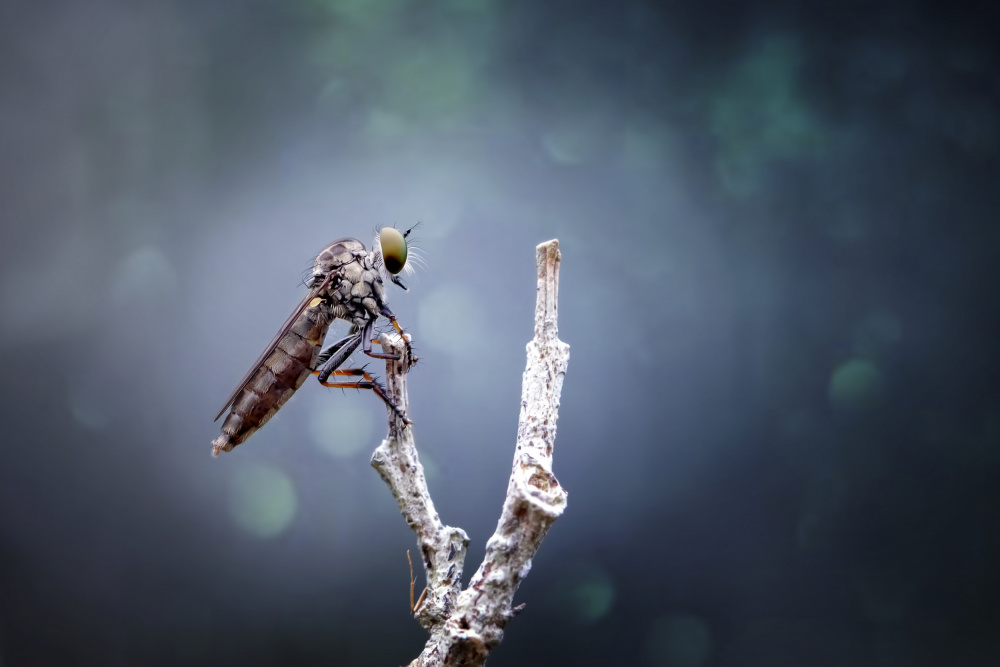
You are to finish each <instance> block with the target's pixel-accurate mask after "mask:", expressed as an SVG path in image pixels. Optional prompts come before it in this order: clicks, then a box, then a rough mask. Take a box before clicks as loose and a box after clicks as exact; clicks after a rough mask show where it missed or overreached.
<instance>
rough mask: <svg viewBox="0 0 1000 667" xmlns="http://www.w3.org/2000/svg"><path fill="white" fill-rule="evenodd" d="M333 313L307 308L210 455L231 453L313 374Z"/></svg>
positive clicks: (253, 381) (322, 306) (236, 406)
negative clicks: (224, 452)
mask: <svg viewBox="0 0 1000 667" xmlns="http://www.w3.org/2000/svg"><path fill="white" fill-rule="evenodd" d="M332 320H333V313H331V312H330V306H329V305H328V304H327V303H326V302H321V303H319V304H318V305H316V306H315V307H312V308H307V309H306V310H304V311H303V312H302V314H301V315H299V317H298V319H296V320H295V323H294V324H292V326H291V327H290V328H289V329H288V331H287V332H286V333H285V335H284V336H282V337H281V340H279V341H278V345H277V347H276V348H275V349H274V351H273V352H272V353H271V354H270V355H269V356H268V357H267V358H266V359H265V360H264V361H263V362H262V363H261V364H260V366H258V367H257V370H256V371H255V372H254V374H253V377H252V378H250V381H249V382H248V383H247V385H246V387H245V388H244V389H243V391H241V392H240V394H239V396H237V397H236V400H235V401H233V406H232V408H231V409H230V411H229V414H228V415H227V416H226V421H224V422H223V423H222V435H220V436H219V437H217V438H216V439H215V440H213V441H212V451H213V453H214V454H218V453H219V452H220V451H226V452H228V451H231V450H232V449H233V447H235V446H236V445H238V444H240V443H241V442H243V441H244V440H246V439H247V438H249V437H250V436H251V435H252V434H253V432H254V431H256V430H257V429H258V428H260V427H261V426H263V425H264V424H265V423H266V422H267V420H268V419H270V418H271V417H273V416H274V413H275V412H277V411H278V409H279V408H280V407H281V406H282V405H284V404H285V401H287V400H288V399H289V398H291V396H292V394H294V393H295V390H296V389H298V388H299V387H301V386H302V383H303V382H305V381H306V378H307V377H309V374H310V373H311V372H312V368H313V365H314V364H315V362H316V357H317V356H318V355H319V351H320V346H321V345H322V344H323V339H324V337H325V336H326V332H327V330H328V329H329V328H330V322H331V321H332Z"/></svg>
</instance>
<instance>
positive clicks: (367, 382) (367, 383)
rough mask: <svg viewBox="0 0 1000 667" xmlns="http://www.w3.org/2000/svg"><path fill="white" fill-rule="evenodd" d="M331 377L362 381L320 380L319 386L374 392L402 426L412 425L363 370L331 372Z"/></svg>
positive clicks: (375, 381)
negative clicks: (351, 376)
mask: <svg viewBox="0 0 1000 667" xmlns="http://www.w3.org/2000/svg"><path fill="white" fill-rule="evenodd" d="M331 374H332V375H360V376H362V377H363V378H364V379H363V380H358V381H357V382H326V381H324V380H320V384H321V385H323V386H324V387H332V388H334V389H371V390H372V391H373V392H375V395H376V396H378V397H379V398H381V399H382V402H383V403H385V404H386V405H387V406H389V407H390V408H391V409H392V411H393V412H395V413H396V416H398V417H399V418H400V419H402V420H403V423H404V424H412V423H413V422H412V421H410V418H409V417H407V416H406V414H405V413H404V412H403V411H402V410H400V409H399V407H398V406H397V405H396V404H395V403H393V402H392V400H391V399H390V398H389V396H388V394H386V393H385V389H384V388H383V387H382V385H381V384H380V383H379V381H378V380H376V379H375V378H373V377H372V376H371V375H370V374H369V373H368V371H366V370H365V369H363V368H344V369H337V370H334V371H331Z"/></svg>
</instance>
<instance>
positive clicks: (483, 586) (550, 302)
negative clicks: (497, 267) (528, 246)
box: [372, 240, 569, 667]
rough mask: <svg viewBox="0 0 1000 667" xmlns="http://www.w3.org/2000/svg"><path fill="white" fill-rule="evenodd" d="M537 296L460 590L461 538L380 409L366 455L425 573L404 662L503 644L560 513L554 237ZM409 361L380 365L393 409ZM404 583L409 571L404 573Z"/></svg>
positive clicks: (397, 425) (470, 657) (478, 653)
mask: <svg viewBox="0 0 1000 667" xmlns="http://www.w3.org/2000/svg"><path fill="white" fill-rule="evenodd" d="M536 262H537V264H538V292H537V298H536V302H535V337H534V339H533V340H532V341H531V342H529V343H528V346H527V352H528V362H527V367H526V368H525V371H524V376H523V382H522V387H521V416H520V420H519V422H518V427H517V445H516V449H515V452H514V465H513V470H512V471H511V475H510V482H509V483H508V486H507V496H506V499H505V500H504V504H503V510H502V512H501V515H500V521H499V522H498V524H497V529H496V531H495V532H494V533H493V536H492V537H490V539H489V541H488V542H487V543H486V556H485V557H484V559H483V563H482V565H480V566H479V569H478V570H477V571H476V573H475V574H473V575H472V579H471V580H470V582H469V586H468V588H466V589H465V590H462V588H461V586H462V567H463V564H464V562H465V554H466V549H467V547H468V544H469V538H468V536H467V535H466V534H465V531H463V530H462V529H461V528H454V527H452V526H446V525H444V524H443V523H442V522H441V519H440V518H439V517H438V514H437V511H436V510H435V509H434V502H433V501H432V500H431V497H430V494H429V493H428V491H427V482H426V480H425V478H424V470H423V466H421V465H420V459H419V457H418V456H417V450H416V447H415V445H414V441H413V431H414V429H413V427H412V426H409V427H406V428H403V425H402V423H401V422H400V420H399V418H398V417H396V415H395V414H394V413H392V412H390V413H389V436H388V438H386V439H385V440H384V441H383V442H382V444H381V445H380V446H379V447H378V449H376V450H375V453H374V455H373V456H372V466H373V467H374V468H375V469H376V470H377V471H378V472H379V474H380V475H381V476H382V479H384V480H385V482H386V484H388V485H389V488H390V490H391V491H392V494H393V496H395V498H396V501H397V502H398V503H399V509H400V512H401V513H402V514H403V518H405V519H406V522H407V524H409V526H410V528H412V529H413V531H414V532H415V533H416V534H417V543H418V545H419V546H420V554H421V556H422V557H423V562H424V569H425V571H426V573H427V590H426V591H425V594H426V598H424V597H423V596H421V597H422V598H423V604H416V605H414V604H413V602H412V596H413V593H412V584H411V594H410V595H411V607H416V608H415V609H414V613H415V615H416V617H417V619H418V620H419V621H420V624H421V625H423V626H424V627H425V628H426V629H427V630H428V631H429V632H430V639H428V641H427V644H426V646H425V647H424V650H423V652H422V653H421V654H420V656H419V657H417V658H416V659H415V660H414V661H413V662H412V663H411V664H412V665H416V666H418V667H431V666H438V665H449V666H458V665H462V666H472V665H482V664H483V663H484V662H485V661H486V657H487V656H488V655H489V652H490V651H491V650H492V649H493V647H494V646H496V645H497V644H498V643H499V642H500V640H501V639H502V638H503V628H504V626H505V625H506V624H507V621H509V620H510V619H511V618H512V617H513V616H514V615H515V614H517V613H518V612H520V611H521V608H523V605H520V606H519V607H514V608H512V606H511V603H512V601H513V599H514V592H515V591H516V590H517V587H518V585H519V584H520V583H521V580H522V579H524V578H525V577H526V576H527V574H528V571H529V570H530V569H531V559H532V557H533V556H534V555H535V552H536V551H538V547H539V546H540V545H541V543H542V539H543V538H544V537H545V533H546V532H547V531H548V529H549V526H550V525H552V522H553V521H555V520H556V518H558V517H559V515H560V514H562V512H563V510H564V509H565V508H566V491H565V490H563V488H562V487H561V486H560V485H559V482H558V481H557V480H556V478H555V475H553V474H552V448H553V444H554V442H555V437H556V420H557V418H558V413H559V395H560V393H561V392H562V383H563V377H564V376H565V374H566V367H567V364H568V363H569V345H567V344H566V343H563V342H562V341H560V340H559V335H558V334H559V331H558V322H557V320H558V296H559V262H560V253H559V241H558V240H552V241H548V242H547V243H543V244H541V245H539V246H538V247H537V248H536ZM382 343H383V349H384V350H385V351H387V352H388V351H395V352H397V353H399V354H400V356H401V357H402V356H404V355H403V344H402V339H401V338H400V337H399V336H395V335H391V334H387V335H385V336H383V337H382ZM407 363H408V360H406V359H402V360H401V361H391V360H390V361H387V362H386V378H387V381H388V391H389V393H390V395H391V396H392V397H393V400H394V401H395V402H396V405H398V406H400V407H402V408H403V410H404V412H405V411H406V409H407V408H408V405H409V402H408V398H407V394H406V372H407V370H408V366H407ZM411 581H412V573H411Z"/></svg>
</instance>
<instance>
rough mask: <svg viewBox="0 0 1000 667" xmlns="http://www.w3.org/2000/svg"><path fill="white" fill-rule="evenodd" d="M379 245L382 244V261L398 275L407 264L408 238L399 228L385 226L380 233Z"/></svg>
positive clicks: (389, 270) (386, 267)
mask: <svg viewBox="0 0 1000 667" xmlns="http://www.w3.org/2000/svg"><path fill="white" fill-rule="evenodd" d="M379 245H380V246H382V263H383V264H385V270H386V271H388V272H389V273H391V274H392V275H396V274H397V273H399V272H400V271H402V270H403V267H404V266H406V238H405V237H404V236H403V235H402V234H401V233H400V231H399V230H398V229H395V228H393V227H383V228H382V231H381V232H380V233H379Z"/></svg>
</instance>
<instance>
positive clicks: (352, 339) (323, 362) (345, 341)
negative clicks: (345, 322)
mask: <svg viewBox="0 0 1000 667" xmlns="http://www.w3.org/2000/svg"><path fill="white" fill-rule="evenodd" d="M360 344H361V335H360V333H355V334H351V335H349V336H346V337H344V338H341V339H340V340H338V341H337V342H336V343H334V344H333V345H331V346H330V347H328V348H326V349H325V350H323V351H322V352H320V353H319V358H318V359H317V360H316V370H315V371H313V372H314V373H316V374H317V375H319V381H320V382H326V379H327V378H328V377H330V373H332V372H333V371H334V369H336V368H337V367H338V366H340V365H341V364H343V363H344V362H345V361H347V358H348V357H349V356H351V353H352V352H354V350H356V349H358V345H360Z"/></svg>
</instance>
